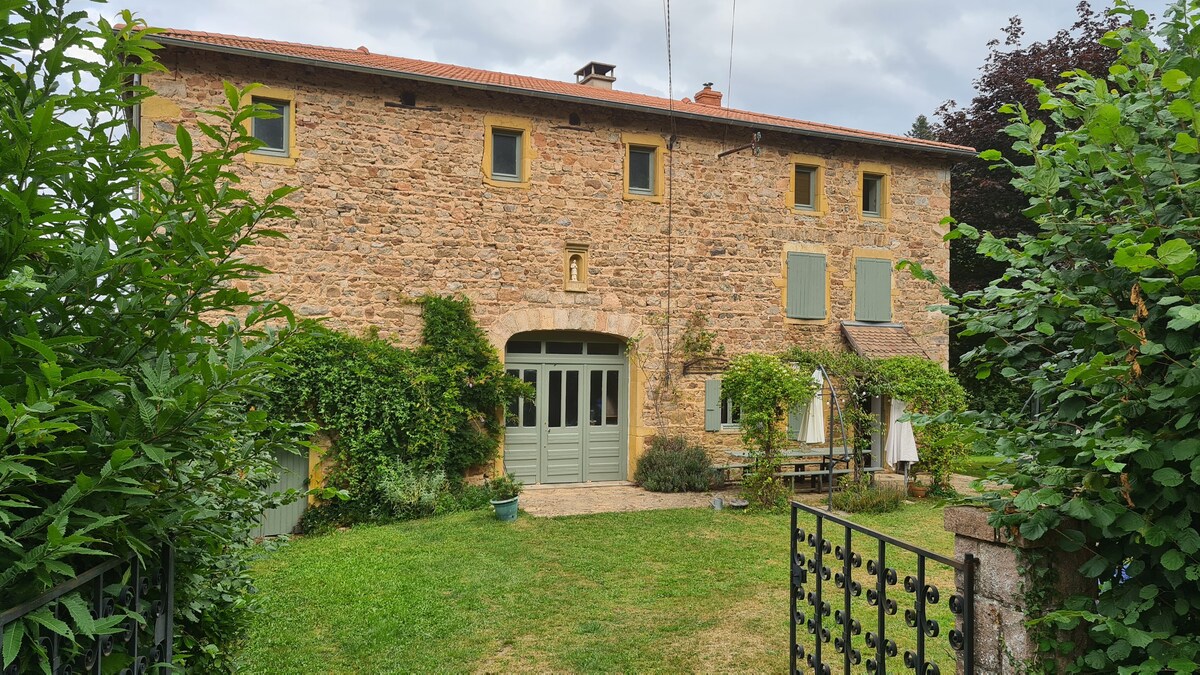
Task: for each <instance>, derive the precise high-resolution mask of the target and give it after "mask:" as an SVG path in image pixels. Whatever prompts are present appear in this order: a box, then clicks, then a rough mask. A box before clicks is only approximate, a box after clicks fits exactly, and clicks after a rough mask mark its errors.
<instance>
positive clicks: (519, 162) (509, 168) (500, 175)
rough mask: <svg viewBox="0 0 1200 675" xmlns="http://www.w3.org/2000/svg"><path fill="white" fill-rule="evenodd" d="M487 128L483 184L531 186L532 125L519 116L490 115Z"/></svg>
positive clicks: (486, 123) (485, 125)
mask: <svg viewBox="0 0 1200 675" xmlns="http://www.w3.org/2000/svg"><path fill="white" fill-rule="evenodd" d="M484 127H485V129H484V137H483V180H484V182H485V183H487V184H489V185H494V186H497V187H522V188H527V187H529V160H530V153H531V150H530V147H529V139H530V136H531V135H532V134H533V124H532V122H530V121H529V120H527V119H523V118H518V117H502V116H499V115H487V116H485V117H484Z"/></svg>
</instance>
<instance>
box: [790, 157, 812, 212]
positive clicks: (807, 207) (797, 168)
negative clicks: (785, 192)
mask: <svg viewBox="0 0 1200 675" xmlns="http://www.w3.org/2000/svg"><path fill="white" fill-rule="evenodd" d="M793 166H794V168H793V171H794V172H795V173H796V174H799V173H800V172H801V171H803V172H805V173H807V174H808V203H807V204H801V203H799V202H797V201H796V191H795V190H792V208H794V209H796V210H797V211H816V210H817V170H818V167H815V166H809V165H807V164H795V165H793Z"/></svg>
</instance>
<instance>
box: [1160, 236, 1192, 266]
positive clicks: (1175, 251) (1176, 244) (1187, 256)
mask: <svg viewBox="0 0 1200 675" xmlns="http://www.w3.org/2000/svg"><path fill="white" fill-rule="evenodd" d="M1157 256H1158V262H1160V263H1162V265H1163V266H1164V267H1166V268H1167V269H1169V270H1171V272H1173V273H1174V274H1184V273H1186V272H1190V271H1191V270H1192V269H1193V268H1195V267H1196V250H1195V249H1194V248H1192V245H1191V244H1189V243H1188V242H1187V240H1185V239H1172V240H1170V241H1168V242H1165V243H1163V245H1162V246H1159V247H1158V252H1157Z"/></svg>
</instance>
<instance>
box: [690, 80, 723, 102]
mask: <svg viewBox="0 0 1200 675" xmlns="http://www.w3.org/2000/svg"><path fill="white" fill-rule="evenodd" d="M712 86H713V83H712V82H705V83H704V88H703V89H701V90H700V91H698V92H696V96H695V99H696V103H699V104H700V105H711V106H715V107H717V108H720V107H721V92H719V91H713V88H712Z"/></svg>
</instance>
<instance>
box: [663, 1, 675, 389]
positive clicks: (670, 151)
mask: <svg viewBox="0 0 1200 675" xmlns="http://www.w3.org/2000/svg"><path fill="white" fill-rule="evenodd" d="M663 22H664V24H665V27H666V38H667V119H668V123H669V126H670V130H671V135H670V137H669V138H668V139H667V316H666V319H665V321H664V326H663V329H664V334H663V342H664V344H665V349H664V350H663V354H664V359H663V360H664V361H665V363H664V364H663V372H664V373H665V374H666V384H667V385H669V384H670V383H671V297H672V288H671V286H672V285H673V282H674V265H673V246H672V242H673V237H674V232H673V227H674V219H673V216H674V210H675V209H674V207H675V140H676V139H675V88H674V73H673V66H672V63H671V0H663Z"/></svg>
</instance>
